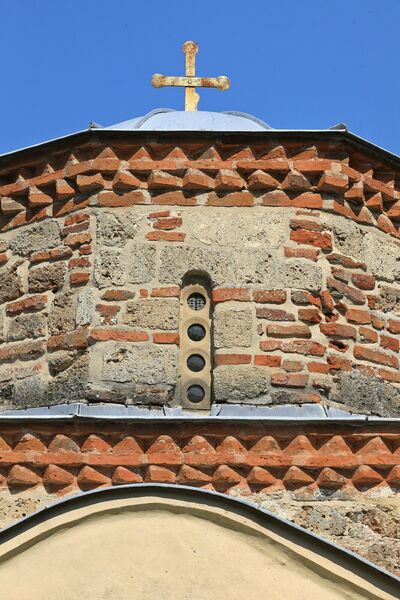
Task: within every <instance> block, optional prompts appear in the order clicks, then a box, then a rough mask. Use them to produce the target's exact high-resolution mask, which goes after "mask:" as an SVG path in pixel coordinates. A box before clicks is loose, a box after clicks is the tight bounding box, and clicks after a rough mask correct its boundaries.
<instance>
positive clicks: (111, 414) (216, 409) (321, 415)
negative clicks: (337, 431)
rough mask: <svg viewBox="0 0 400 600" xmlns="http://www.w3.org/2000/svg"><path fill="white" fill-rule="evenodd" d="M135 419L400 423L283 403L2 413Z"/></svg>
mask: <svg viewBox="0 0 400 600" xmlns="http://www.w3.org/2000/svg"><path fill="white" fill-rule="evenodd" d="M57 419H60V420H64V419H67V420H71V419H73V420H82V421H84V420H98V419H100V420H117V421H123V420H134V421H149V420H151V421H159V422H160V421H163V422H165V421H173V422H191V421H196V422H197V421H200V422H214V423H218V422H219V421H224V422H229V421H241V422H247V423H251V422H255V421H257V422H261V421H262V422H275V423H277V422H283V423H284V422H286V423H293V422H303V423H306V422H307V423H310V422H313V423H350V424H351V423H352V424H355V425H367V424H368V425H384V424H387V425H394V424H396V425H399V424H400V418H395V417H392V418H389V417H377V416H374V415H366V414H357V413H351V412H348V411H346V410H341V409H339V408H330V407H326V406H322V405H321V404H302V405H295V404H283V405H280V406H256V405H239V404H213V405H212V406H211V410H210V414H205V413H204V412H203V413H202V412H196V411H192V412H189V411H184V410H183V409H182V407H180V406H178V407H167V406H164V407H160V408H147V407H141V406H134V405H128V406H125V405H122V404H111V403H107V404H105V403H103V404H101V403H99V404H84V403H82V402H74V403H71V404H58V405H55V406H48V407H47V406H44V407H35V408H26V409H16V410H5V411H3V412H1V413H0V421H29V420H57Z"/></svg>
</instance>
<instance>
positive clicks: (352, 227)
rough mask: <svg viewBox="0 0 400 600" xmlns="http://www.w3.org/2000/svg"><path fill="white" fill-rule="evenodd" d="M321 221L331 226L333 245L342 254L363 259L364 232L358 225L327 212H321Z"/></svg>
mask: <svg viewBox="0 0 400 600" xmlns="http://www.w3.org/2000/svg"><path fill="white" fill-rule="evenodd" d="M321 221H322V222H323V223H326V224H327V225H329V226H331V227H332V233H333V238H334V242H335V246H336V248H337V249H338V250H339V251H340V252H341V253H342V254H345V255H346V256H352V257H353V258H354V259H357V260H362V261H363V260H364V258H365V239H364V238H365V232H364V231H363V229H362V228H361V227H360V226H359V225H357V224H356V223H354V222H353V221H350V220H348V219H343V218H340V217H337V216H336V215H329V214H321Z"/></svg>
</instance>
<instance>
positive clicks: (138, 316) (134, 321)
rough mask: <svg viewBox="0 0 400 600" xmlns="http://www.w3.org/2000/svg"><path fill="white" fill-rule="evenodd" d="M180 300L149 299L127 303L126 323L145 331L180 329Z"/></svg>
mask: <svg viewBox="0 0 400 600" xmlns="http://www.w3.org/2000/svg"><path fill="white" fill-rule="evenodd" d="M178 320H179V300H178V299H177V298H148V299H143V300H136V301H135V300H134V301H131V302H128V303H127V307H126V313H125V316H124V323H126V324H127V325H130V326H131V327H140V328H145V329H162V330H164V329H167V330H171V329H178Z"/></svg>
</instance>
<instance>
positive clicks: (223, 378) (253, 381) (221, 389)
mask: <svg viewBox="0 0 400 600" xmlns="http://www.w3.org/2000/svg"><path fill="white" fill-rule="evenodd" d="M269 389H270V388H269V376H268V375H267V374H266V372H265V370H263V369H262V368H257V367H250V366H249V367H240V366H237V367H235V369H234V370H233V369H232V368H231V367H229V366H225V365H223V366H220V367H216V368H215V369H214V398H215V401H216V402H229V403H236V404H269V403H270V393H269Z"/></svg>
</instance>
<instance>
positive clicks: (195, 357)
mask: <svg viewBox="0 0 400 600" xmlns="http://www.w3.org/2000/svg"><path fill="white" fill-rule="evenodd" d="M186 364H187V366H188V369H190V370H191V371H195V372H196V373H197V372H198V371H202V370H203V369H204V367H205V366H206V361H205V360H204V358H203V357H202V356H200V354H191V355H190V356H189V358H188V359H187V361H186Z"/></svg>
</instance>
